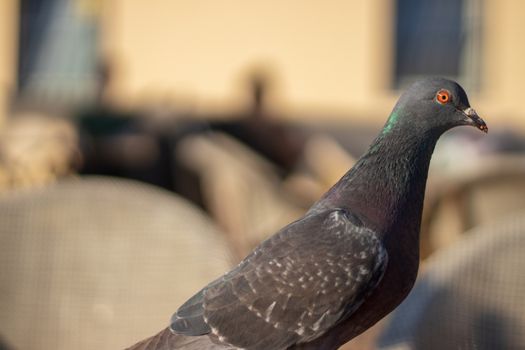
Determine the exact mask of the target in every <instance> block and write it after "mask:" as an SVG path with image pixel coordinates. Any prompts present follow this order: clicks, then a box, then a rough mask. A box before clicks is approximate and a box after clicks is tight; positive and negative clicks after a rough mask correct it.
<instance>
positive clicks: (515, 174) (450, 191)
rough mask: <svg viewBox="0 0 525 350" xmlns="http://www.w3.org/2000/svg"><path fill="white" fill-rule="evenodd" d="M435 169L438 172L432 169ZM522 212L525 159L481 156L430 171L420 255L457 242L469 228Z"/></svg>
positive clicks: (523, 204)
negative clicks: (441, 169)
mask: <svg viewBox="0 0 525 350" xmlns="http://www.w3.org/2000/svg"><path fill="white" fill-rule="evenodd" d="M435 170H438V169H435ZM523 209H525V157H524V156H522V155H514V156H510V155H506V156H502V155H499V156H484V157H483V158H482V159H476V160H475V161H472V160H471V161H470V162H469V161H468V160H465V161H463V165H462V166H456V167H453V169H451V170H448V171H442V172H439V171H434V172H431V177H430V178H429V184H428V188H427V199H426V202H425V211H424V216H423V223H422V230H421V231H422V237H421V238H422V249H423V251H422V256H423V257H426V256H428V255H430V254H431V253H432V252H434V251H437V250H439V249H442V248H445V247H447V246H449V245H451V244H453V243H455V242H456V241H458V240H459V239H460V238H461V237H462V235H463V234H464V233H465V232H467V233H468V232H475V231H469V230H470V229H471V228H473V227H476V226H479V225H485V224H487V223H490V222H491V221H494V220H497V219H499V218H500V217H502V216H505V215H506V214H508V213H510V212H513V211H516V210H523Z"/></svg>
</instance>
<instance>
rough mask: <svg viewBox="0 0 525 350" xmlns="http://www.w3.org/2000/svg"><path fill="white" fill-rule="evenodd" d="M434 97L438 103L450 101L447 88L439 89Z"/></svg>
mask: <svg viewBox="0 0 525 350" xmlns="http://www.w3.org/2000/svg"><path fill="white" fill-rule="evenodd" d="M436 99H437V100H438V102H439V103H442V104H445V103H449V102H450V92H448V91H447V90H439V91H438V93H437V94H436Z"/></svg>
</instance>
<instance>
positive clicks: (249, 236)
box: [176, 133, 304, 259]
mask: <svg viewBox="0 0 525 350" xmlns="http://www.w3.org/2000/svg"><path fill="white" fill-rule="evenodd" d="M176 152H177V154H178V158H179V159H180V161H181V162H183V163H184V165H185V166H186V167H188V168H189V169H191V170H192V171H194V172H195V173H196V174H197V176H198V178H199V179H200V182H201V188H202V193H203V197H204V202H205V206H206V208H207V210H208V211H209V212H210V213H211V215H212V216H213V217H214V218H215V220H216V221H217V222H218V224H219V225H220V226H221V228H223V229H224V231H226V233H227V234H228V237H229V239H230V242H231V243H232V245H233V246H234V247H235V252H236V254H237V258H238V259H241V258H244V256H245V255H246V254H248V253H249V252H250V251H251V250H252V249H253V248H254V247H255V246H256V245H257V244H259V243H260V242H261V241H262V240H263V239H265V238H266V237H268V236H269V235H271V234H273V233H275V232H276V231H277V230H279V229H280V228H281V227H283V226H285V225H287V224H288V223H290V222H292V221H293V220H295V219H297V218H298V217H300V216H301V214H302V213H303V211H304V209H303V208H300V207H298V206H297V205H295V204H294V203H293V202H292V201H290V200H289V198H287V196H286V193H285V192H284V191H283V190H282V188H281V182H280V179H279V177H278V176H277V172H276V169H275V168H274V167H273V166H272V164H271V163H269V162H268V161H266V160H265V159H263V158H262V157H261V156H259V155H257V154H256V153H254V152H253V151H251V150H250V149H248V148H247V147H246V146H244V145H242V144H241V143H239V142H237V141H236V140H234V139H233V138H231V137H229V136H227V135H225V134H222V133H209V134H206V135H197V136H189V137H187V138H186V139H184V140H183V141H181V142H180V144H179V146H178V148H177V150H176Z"/></svg>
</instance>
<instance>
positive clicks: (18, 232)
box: [0, 177, 231, 350]
mask: <svg viewBox="0 0 525 350" xmlns="http://www.w3.org/2000/svg"><path fill="white" fill-rule="evenodd" d="M230 258H231V256H230V254H229V251H228V249H227V246H226V244H225V241H224V239H223V237H221V235H220V234H219V232H218V230H217V229H216V228H215V227H214V225H213V224H212V223H211V222H210V220H209V219H208V218H207V217H206V216H205V215H204V214H203V213H202V212H200V211H199V210H198V209H196V208H195V207H194V206H193V205H191V204H189V203H188V202H186V201H184V200H182V199H180V198H178V197H177V196H175V195H173V194H170V193H168V192H166V191H164V190H160V189H157V188H155V187H152V186H149V185H144V184H141V183H138V182H133V181H128V180H116V179H112V178H103V177H87V178H83V179H72V180H67V181H62V182H58V183H57V184H55V185H52V186H50V187H47V188H43V189H41V190H33V191H23V192H22V191H19V192H15V193H8V194H4V195H3V196H1V197H0V266H2V268H1V270H0V334H2V336H3V337H5V340H6V342H7V343H9V344H11V345H13V347H14V348H16V349H53V350H59V349H77V350H79V349H119V348H124V347H125V346H128V345H129V344H133V343H134V342H136V341H138V340H140V339H143V338H145V337H146V336H150V335H151V334H153V333H155V332H157V331H158V330H159V329H162V328H164V327H166V326H167V325H168V322H169V318H170V316H171V314H172V312H174V311H175V310H176V308H177V307H178V306H179V305H180V304H181V303H182V302H184V301H185V300H186V299H187V298H188V297H190V296H191V295H192V294H193V293H194V292H196V291H197V290H198V289H199V288H201V287H202V286H203V285H204V284H206V283H208V282H209V281H211V280H212V279H214V278H216V277H217V276H218V275H220V274H222V273H223V272H224V271H226V270H228V269H229V267H230Z"/></svg>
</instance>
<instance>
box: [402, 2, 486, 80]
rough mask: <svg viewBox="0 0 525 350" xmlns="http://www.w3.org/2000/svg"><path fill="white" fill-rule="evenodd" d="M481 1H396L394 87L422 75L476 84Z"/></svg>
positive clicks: (478, 65) (478, 64)
mask: <svg viewBox="0 0 525 350" xmlns="http://www.w3.org/2000/svg"><path fill="white" fill-rule="evenodd" d="M481 1H482V0H440V1H420V0H397V1H396V10H397V23H396V32H395V34H396V38H395V45H396V46H395V47H396V53H395V67H394V69H395V77H394V79H395V81H394V85H395V87H396V88H399V87H402V86H404V85H406V84H408V83H410V82H412V81H414V80H415V79H417V78H418V77H420V76H423V75H437V76H445V77H449V78H452V79H457V80H461V83H462V84H463V85H466V86H468V87H469V89H472V88H477V87H479V71H480V57H481V55H480V46H481V15H482V9H481V5H482V4H481Z"/></svg>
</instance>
